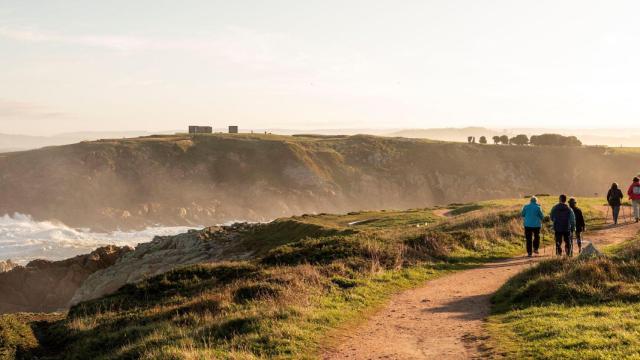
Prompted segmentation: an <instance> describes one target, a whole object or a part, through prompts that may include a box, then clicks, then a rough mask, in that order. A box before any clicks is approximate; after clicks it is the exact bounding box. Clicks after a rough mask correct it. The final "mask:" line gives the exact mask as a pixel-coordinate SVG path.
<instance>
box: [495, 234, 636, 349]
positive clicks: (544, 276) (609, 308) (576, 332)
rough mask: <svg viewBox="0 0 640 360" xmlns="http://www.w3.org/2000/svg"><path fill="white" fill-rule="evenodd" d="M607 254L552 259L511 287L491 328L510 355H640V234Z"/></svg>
mask: <svg viewBox="0 0 640 360" xmlns="http://www.w3.org/2000/svg"><path fill="white" fill-rule="evenodd" d="M606 253H607V254H608V255H607V256H606V257H599V258H591V259H553V260H549V261H545V262H542V263H540V264H539V265H538V266H536V267H533V268H531V269H529V270H527V271H525V272H523V273H521V274H519V275H517V276H516V277H514V278H513V279H511V280H510V281H509V282H508V283H507V284H505V285H504V286H503V287H502V288H501V289H500V290H499V291H498V293H497V294H496V295H495V296H494V297H493V301H494V309H493V310H494V315H492V317H491V318H490V321H489V324H488V329H489V331H490V334H491V335H492V337H493V340H494V341H493V342H494V345H495V349H494V350H493V351H494V353H495V354H498V355H501V356H503V357H506V358H514V359H516V358H534V359H619V358H640V336H639V335H640V237H639V238H636V239H633V240H630V241H627V242H625V243H623V244H620V245H615V246H612V247H611V248H609V249H607V251H606Z"/></svg>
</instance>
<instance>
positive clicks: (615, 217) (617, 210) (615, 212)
mask: <svg viewBox="0 0 640 360" xmlns="http://www.w3.org/2000/svg"><path fill="white" fill-rule="evenodd" d="M611 214H613V223H614V224H617V223H618V215H620V205H611Z"/></svg>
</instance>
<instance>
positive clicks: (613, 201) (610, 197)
mask: <svg viewBox="0 0 640 360" xmlns="http://www.w3.org/2000/svg"><path fill="white" fill-rule="evenodd" d="M623 198H624V195H623V194H622V190H620V189H619V188H618V184H616V183H613V184H611V189H609V192H607V203H608V204H609V206H611V214H612V215H613V223H614V224H617V223H618V215H620V206H621V205H622V199H623Z"/></svg>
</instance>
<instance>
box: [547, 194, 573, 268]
mask: <svg viewBox="0 0 640 360" xmlns="http://www.w3.org/2000/svg"><path fill="white" fill-rule="evenodd" d="M559 200H560V202H558V203H557V204H556V205H555V206H554V207H553V208H552V209H551V214H550V217H551V221H553V231H554V232H555V240H556V255H558V256H561V255H562V241H563V240H564V244H565V246H564V247H565V253H566V255H567V256H572V255H573V252H572V249H571V248H572V245H573V244H572V241H571V233H572V232H573V231H575V229H576V216H575V214H574V213H573V210H571V208H570V207H569V206H568V205H567V195H565V194H562V195H560V197H559Z"/></svg>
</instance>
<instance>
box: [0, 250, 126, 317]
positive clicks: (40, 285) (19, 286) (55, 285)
mask: <svg viewBox="0 0 640 360" xmlns="http://www.w3.org/2000/svg"><path fill="white" fill-rule="evenodd" d="M132 250H133V249H132V248H130V247H128V246H126V247H118V246H113V245H109V246H104V247H101V248H98V249H96V250H94V251H93V252H91V253H90V254H85V255H79V256H76V257H73V258H70V259H66V260H61V261H47V260H33V261H31V262H29V263H28V264H27V265H26V266H16V267H14V268H13V269H11V270H10V271H6V272H2V273H0V294H2V296H0V314H3V313H12V312H52V311H58V310H64V309H65V308H66V307H67V304H68V303H69V300H71V297H72V296H73V294H74V293H75V292H76V290H77V289H78V287H80V284H82V282H84V280H85V279H86V278H87V277H88V276H89V275H91V274H92V273H94V272H96V271H98V270H100V269H104V268H106V267H109V266H111V265H113V264H114V263H116V261H117V260H118V259H119V258H120V257H121V256H122V255H124V254H126V253H128V252H131V251H132Z"/></svg>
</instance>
